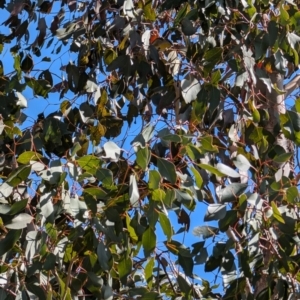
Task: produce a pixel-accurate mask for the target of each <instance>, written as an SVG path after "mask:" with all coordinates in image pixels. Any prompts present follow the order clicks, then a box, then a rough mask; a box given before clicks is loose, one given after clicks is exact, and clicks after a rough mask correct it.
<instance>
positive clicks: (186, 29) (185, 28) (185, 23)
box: [181, 18, 197, 36]
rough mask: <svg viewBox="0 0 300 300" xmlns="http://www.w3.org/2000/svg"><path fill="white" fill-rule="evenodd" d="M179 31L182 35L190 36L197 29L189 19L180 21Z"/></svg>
mask: <svg viewBox="0 0 300 300" xmlns="http://www.w3.org/2000/svg"><path fill="white" fill-rule="evenodd" d="M181 30H182V32H183V34H184V35H186V36H191V35H193V34H195V33H196V31H197V27H194V25H193V23H192V22H191V21H190V20H189V19H187V18H183V19H182V20H181Z"/></svg>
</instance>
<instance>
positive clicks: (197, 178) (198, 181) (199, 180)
mask: <svg viewBox="0 0 300 300" xmlns="http://www.w3.org/2000/svg"><path fill="white" fill-rule="evenodd" d="M190 169H191V171H192V173H193V175H194V177H195V182H196V185H197V187H198V188H199V189H201V188H202V185H203V179H202V177H201V175H200V173H199V172H198V171H197V170H196V169H195V168H194V167H191V168H190Z"/></svg>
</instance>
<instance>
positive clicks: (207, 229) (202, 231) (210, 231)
mask: <svg viewBox="0 0 300 300" xmlns="http://www.w3.org/2000/svg"><path fill="white" fill-rule="evenodd" d="M218 231H219V228H217V227H213V226H197V227H195V228H194V229H193V234H194V235H195V236H203V238H204V239H207V238H209V237H212V236H215V235H216V234H217V233H218Z"/></svg>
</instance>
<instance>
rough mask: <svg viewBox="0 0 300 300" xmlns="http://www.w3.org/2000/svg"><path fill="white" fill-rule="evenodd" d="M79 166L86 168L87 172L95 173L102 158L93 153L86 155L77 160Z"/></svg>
mask: <svg viewBox="0 0 300 300" xmlns="http://www.w3.org/2000/svg"><path fill="white" fill-rule="evenodd" d="M77 163H78V164H79V166H80V167H81V168H82V169H84V170H86V171H87V172H91V173H92V174H94V172H96V170H97V169H98V168H99V167H100V163H101V162H100V159H99V158H98V157H96V156H93V155H85V156H83V157H81V158H79V159H78V160H77Z"/></svg>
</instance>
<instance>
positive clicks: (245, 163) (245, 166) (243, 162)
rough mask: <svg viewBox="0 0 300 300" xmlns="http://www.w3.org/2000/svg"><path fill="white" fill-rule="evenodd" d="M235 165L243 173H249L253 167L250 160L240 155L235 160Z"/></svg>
mask: <svg viewBox="0 0 300 300" xmlns="http://www.w3.org/2000/svg"><path fill="white" fill-rule="evenodd" d="M233 163H234V165H235V166H236V167H237V168H238V169H239V170H241V171H245V172H246V171H248V170H249V169H250V167H251V164H250V162H249V160H248V159H247V158H246V157H245V156H244V155H242V154H238V155H237V156H236V158H235V159H234V160H233Z"/></svg>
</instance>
